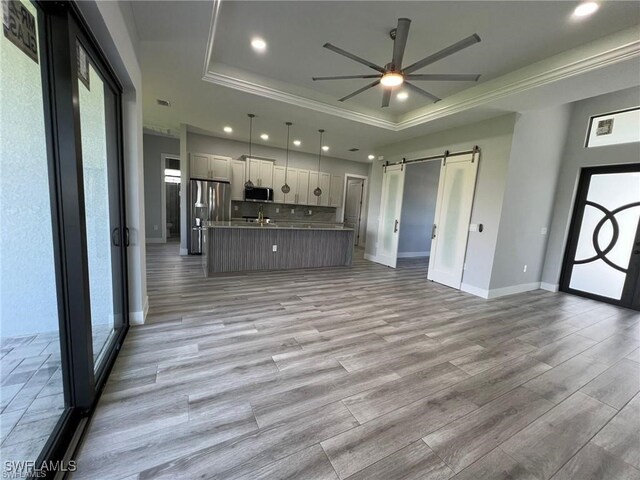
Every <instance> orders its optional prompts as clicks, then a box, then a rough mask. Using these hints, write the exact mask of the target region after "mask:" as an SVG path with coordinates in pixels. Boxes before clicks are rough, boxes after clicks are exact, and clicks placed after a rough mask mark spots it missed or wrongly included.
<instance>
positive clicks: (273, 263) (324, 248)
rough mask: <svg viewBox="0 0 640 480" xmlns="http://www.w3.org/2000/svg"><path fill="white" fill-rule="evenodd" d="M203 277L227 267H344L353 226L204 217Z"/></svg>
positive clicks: (232, 269) (349, 255)
mask: <svg viewBox="0 0 640 480" xmlns="http://www.w3.org/2000/svg"><path fill="white" fill-rule="evenodd" d="M205 227H206V234H205V235H204V236H203V237H204V238H203V239H204V244H203V248H202V253H203V255H202V264H203V268H204V273H205V275H206V276H211V275H215V274H219V273H226V272H248V271H257V270H291V269H298V268H319V267H334V266H349V265H351V262H352V257H353V244H354V230H353V229H352V228H346V227H344V226H342V225H335V224H322V223H263V224H261V223H248V222H233V221H231V222H208V223H207V224H206V225H205Z"/></svg>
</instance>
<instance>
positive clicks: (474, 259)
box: [366, 114, 515, 290]
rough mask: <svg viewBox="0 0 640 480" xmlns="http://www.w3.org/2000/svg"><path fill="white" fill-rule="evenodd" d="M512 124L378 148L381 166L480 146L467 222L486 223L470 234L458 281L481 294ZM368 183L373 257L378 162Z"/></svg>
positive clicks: (492, 123)
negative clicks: (464, 268) (474, 191)
mask: <svg viewBox="0 0 640 480" xmlns="http://www.w3.org/2000/svg"><path fill="white" fill-rule="evenodd" d="M514 122H515V114H509V115H503V116H500V117H497V118H493V119H490V120H485V121H482V122H478V123H474V124H470V125H465V126H462V127H458V128H453V129H450V130H446V131H444V132H438V133H434V134H430V135H427V136H423V137H418V138H414V139H412V140H408V141H404V142H400V143H396V144H392V145H388V146H386V147H384V148H382V149H380V153H381V154H382V155H384V157H385V161H386V160H389V161H397V160H401V159H402V157H406V158H407V159H411V158H417V157H422V156H428V155H436V154H442V153H443V152H444V151H445V150H450V151H452V152H453V151H460V150H468V149H470V148H471V147H473V146H474V145H478V146H479V147H480V149H481V155H480V163H479V167H478V180H477V186H476V195H475V200H474V204H473V211H472V214H471V222H472V223H482V224H484V231H483V232H482V233H479V232H472V233H470V234H469V242H468V246H467V261H466V270H465V272H464V276H463V279H462V281H463V284H465V285H469V286H471V287H475V288H479V289H483V290H486V289H488V288H489V284H490V279H491V268H492V265H493V257H494V252H495V247H496V240H497V237H498V227H499V223H500V215H501V209H502V199H503V197H504V189H505V181H506V177H507V165H508V163H509V156H510V152H511V138H512V135H513V128H514ZM369 178H370V190H369V191H370V193H369V197H370V198H371V201H370V202H369V223H368V227H367V247H366V253H367V254H368V255H372V256H375V253H376V242H377V233H378V232H377V230H378V220H379V213H380V192H381V189H382V162H381V161H376V162H375V165H373V167H372V170H371V176H370V177H369Z"/></svg>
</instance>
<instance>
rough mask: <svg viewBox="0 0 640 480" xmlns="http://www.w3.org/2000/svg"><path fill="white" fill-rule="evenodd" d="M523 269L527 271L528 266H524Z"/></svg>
mask: <svg viewBox="0 0 640 480" xmlns="http://www.w3.org/2000/svg"><path fill="white" fill-rule="evenodd" d="M522 271H523V272H525V273H526V271H527V266H526V265H525V266H524V268H523V269H522Z"/></svg>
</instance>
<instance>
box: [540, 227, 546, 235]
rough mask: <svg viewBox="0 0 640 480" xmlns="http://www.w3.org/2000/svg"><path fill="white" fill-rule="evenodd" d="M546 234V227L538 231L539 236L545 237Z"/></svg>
mask: <svg viewBox="0 0 640 480" xmlns="http://www.w3.org/2000/svg"><path fill="white" fill-rule="evenodd" d="M546 234H547V227H542V228H541V229H540V235H546Z"/></svg>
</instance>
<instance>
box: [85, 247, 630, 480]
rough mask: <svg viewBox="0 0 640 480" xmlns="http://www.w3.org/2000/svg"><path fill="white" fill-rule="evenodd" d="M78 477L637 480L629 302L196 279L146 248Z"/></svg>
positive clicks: (385, 278) (174, 260) (373, 281)
mask: <svg viewBox="0 0 640 480" xmlns="http://www.w3.org/2000/svg"><path fill="white" fill-rule="evenodd" d="M147 248H148V250H147V254H148V290H149V294H150V304H151V308H150V313H149V321H148V323H147V324H146V325H144V326H140V327H134V328H132V329H131V330H130V332H129V335H128V336H127V339H126V341H125V344H124V346H123V349H122V351H121V352H120V355H119V357H118V359H117V362H116V365H115V367H114V371H113V373H112V375H111V377H110V379H109V382H108V384H107V386H106V388H105V392H104V394H103V396H102V398H101V400H100V403H99V406H98V408H97V411H96V413H95V415H94V417H93V420H92V422H91V424H90V427H89V431H88V433H87V435H86V438H85V440H84V443H83V445H82V446H81V449H80V451H79V455H78V462H79V470H78V472H77V473H76V474H75V475H74V478H75V479H84V478H88V479H98V478H99V479H120V478H124V479H134V478H137V479H163V478H167V479H175V478H181V479H182V478H184V479H194V478H215V479H228V478H241V479H245V480H248V479H252V480H253V479H283V478H291V479H301V480H308V479H334V480H335V479H337V478H339V479H346V478H349V479H351V480H353V479H363V480H364V479H366V480H371V479H384V480H389V479H391V480H393V479H405V480H406V479H421V480H424V479H449V478H455V479H457V480H460V479H473V480H478V479H491V480H494V479H548V478H553V479H554V480H559V479H580V480H589V479H602V480H609V479H611V480H614V479H615V480H621V479H640V394H639V393H638V392H639V391H640V350H639V346H640V341H639V331H640V313H639V312H636V311H631V310H625V309H620V308H616V307H613V306H610V305H606V304H602V303H597V302H594V301H591V300H587V299H584V298H580V297H576V296H570V295H565V294H553V293H549V292H544V291H535V292H529V293H525V294H519V295H515V296H510V297H504V298H500V299H496V300H491V301H486V300H483V299H480V298H477V297H474V296H471V295H468V294H465V293H461V292H459V291H456V290H452V289H449V288H446V287H443V286H441V285H438V284H435V283H431V282H428V281H427V280H426V263H425V262H424V261H403V262H401V264H400V265H399V267H398V268H397V269H395V270H393V269H390V268H387V267H383V266H381V265H377V264H374V263H370V262H368V261H365V260H363V259H362V255H361V254H360V255H359V256H357V259H356V261H355V264H354V266H353V267H352V268H329V269H321V270H306V271H289V272H272V273H267V272H264V273H250V274H236V275H226V276H221V277H217V278H209V279H204V278H203V277H202V274H201V269H200V266H199V263H200V259H199V258H197V257H187V258H185V257H179V256H178V255H177V253H178V250H177V246H176V245H175V244H173V245H172V244H169V245H149V246H148V247H147Z"/></svg>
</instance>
